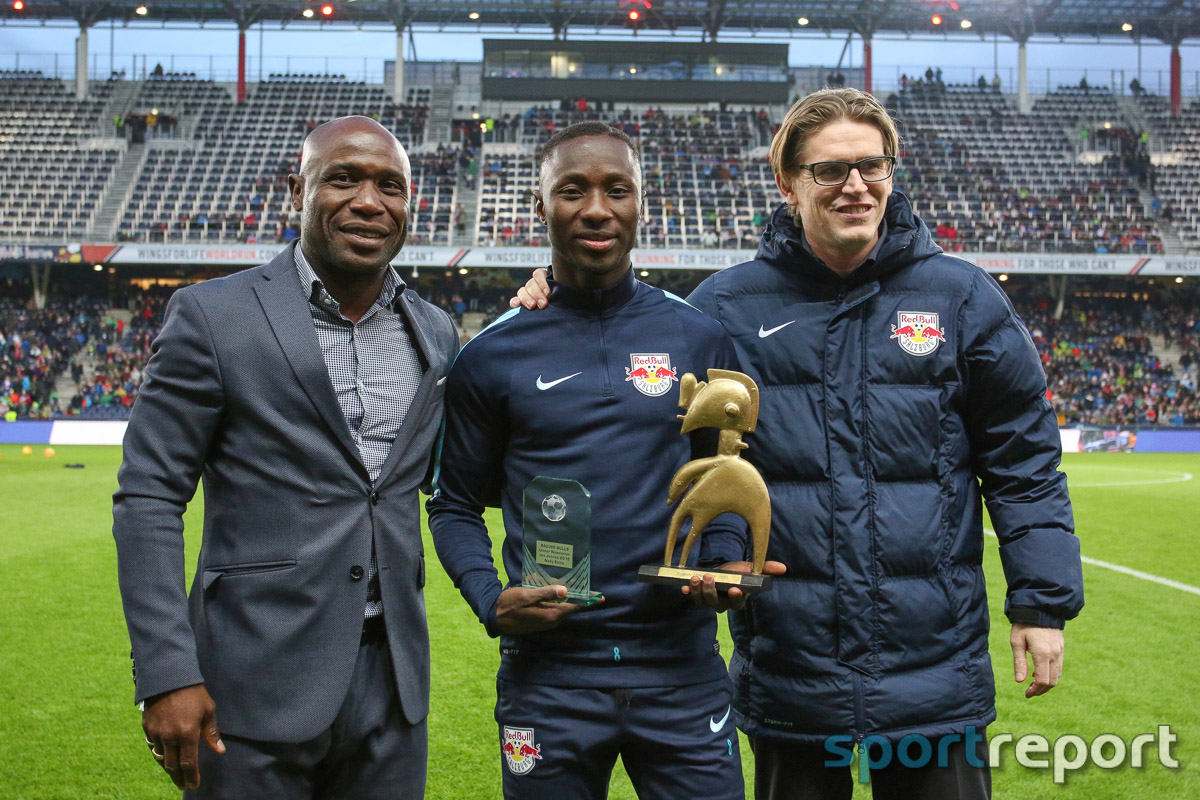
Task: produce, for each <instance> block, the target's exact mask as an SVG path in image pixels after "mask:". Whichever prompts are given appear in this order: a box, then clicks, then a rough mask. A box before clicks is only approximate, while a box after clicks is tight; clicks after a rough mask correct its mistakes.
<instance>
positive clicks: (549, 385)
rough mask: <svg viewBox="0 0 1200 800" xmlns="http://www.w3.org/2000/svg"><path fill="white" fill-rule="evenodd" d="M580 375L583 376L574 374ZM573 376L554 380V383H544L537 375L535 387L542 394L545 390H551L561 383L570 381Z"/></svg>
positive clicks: (578, 373) (580, 373) (579, 373)
mask: <svg viewBox="0 0 1200 800" xmlns="http://www.w3.org/2000/svg"><path fill="white" fill-rule="evenodd" d="M582 374H583V373H582V372H576V373H575V375H582ZM575 375H568V376H567V377H565V378H559V379H558V380H556V381H544V380H542V376H541V375H538V379H537V387H538V388H539V389H541V390H542V391H543V392H544V391H546V390H547V389H552V388H554V387H555V386H558V385H559V384H560V383H562V382H563V381H569V380H571V378H574V377H575Z"/></svg>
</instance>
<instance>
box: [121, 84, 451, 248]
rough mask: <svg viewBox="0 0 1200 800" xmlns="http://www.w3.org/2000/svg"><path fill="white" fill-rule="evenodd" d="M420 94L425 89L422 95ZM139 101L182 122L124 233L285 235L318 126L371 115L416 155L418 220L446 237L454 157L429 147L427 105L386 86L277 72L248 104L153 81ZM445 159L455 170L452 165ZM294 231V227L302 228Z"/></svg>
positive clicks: (138, 193)
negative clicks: (307, 146) (295, 181)
mask: <svg viewBox="0 0 1200 800" xmlns="http://www.w3.org/2000/svg"><path fill="white" fill-rule="evenodd" d="M418 96H419V95H418ZM136 106H137V107H138V108H139V109H141V110H142V111H145V110H147V109H158V111H159V112H160V113H161V114H170V115H172V116H175V117H177V118H178V119H179V120H180V124H179V127H178V129H177V130H178V134H177V136H175V137H173V141H169V142H157V143H156V142H153V141H152V144H157V145H159V146H155V147H151V148H150V150H149V151H148V153H147V156H146V161H145V163H144V165H143V166H142V168H141V172H140V175H139V177H138V180H137V182H136V184H135V185H134V187H133V190H132V193H131V195H130V198H129V202H128V205H127V206H126V209H125V211H124V214H123V215H122V220H121V226H120V234H121V238H125V239H132V240H138V241H151V242H159V241H180V242H189V241H276V240H282V239H283V238H284V231H285V230H286V228H287V227H288V225H289V223H291V222H294V221H293V220H292V219H291V217H292V210H291V204H290V198H289V196H288V191H287V176H288V174H289V173H291V172H294V171H295V170H296V169H297V168H298V166H299V156H300V148H301V145H302V143H303V141H304V137H305V135H306V134H307V132H308V131H309V130H311V129H312V128H313V127H315V126H316V125H317V124H319V123H321V122H324V121H326V120H329V119H333V118H335V117H340V116H346V115H349V114H361V115H364V116H371V117H373V118H375V119H377V120H379V122H380V124H382V125H384V126H385V127H387V128H388V129H389V130H391V131H393V132H394V133H395V134H396V136H397V138H399V139H400V141H401V142H402V143H403V144H404V145H405V147H406V148H408V149H409V151H410V153H412V155H413V157H412V161H413V190H414V193H413V200H412V204H413V216H412V219H411V220H410V224H411V226H412V228H413V230H414V231H420V233H418V234H417V235H418V236H420V237H421V239H422V241H424V242H425V243H432V242H435V241H437V239H438V235H439V234H440V235H441V240H442V242H443V243H445V237H446V235H447V232H448V230H449V220H450V214H451V211H452V209H453V207H454V183H455V180H454V179H455V173H454V165H455V161H454V159H453V158H450V159H444V158H443V157H442V153H438V154H437V156H436V157H434V158H430V157H428V156H426V155H422V154H421V153H420V145H421V144H422V142H423V140H424V128H425V116H426V111H427V108H426V106H424V105H395V104H393V103H392V102H391V100H390V99H388V97H387V94H386V92H385V91H384V89H383V87H382V86H380V85H368V84H365V83H360V82H351V81H346V80H345V79H344V78H340V77H329V76H321V75H272V76H271V77H270V79H269V80H267V81H264V82H262V83H260V84H258V85H257V86H256V87H255V88H254V90H253V91H252V92H251V93H250V95H249V96H248V97H247V100H246V102H245V103H244V104H242V105H237V104H236V103H235V102H234V101H233V98H232V96H231V95H230V94H229V91H228V90H227V89H226V88H225V87H224V86H220V85H217V84H215V83H213V82H211V81H199V80H196V79H194V78H192V77H191V76H173V75H168V76H164V77H161V78H151V79H149V80H147V81H146V82H145V83H144V85H143V87H142V89H141V94H140V95H139V97H138V99H137V101H136ZM443 162H446V164H448V166H449V170H447V169H445V168H444V164H443ZM293 230H294V229H293Z"/></svg>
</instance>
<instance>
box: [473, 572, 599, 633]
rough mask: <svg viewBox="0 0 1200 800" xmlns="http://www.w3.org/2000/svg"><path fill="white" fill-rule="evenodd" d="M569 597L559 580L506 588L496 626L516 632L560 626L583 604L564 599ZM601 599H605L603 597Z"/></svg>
mask: <svg viewBox="0 0 1200 800" xmlns="http://www.w3.org/2000/svg"><path fill="white" fill-rule="evenodd" d="M566 598H567V587H565V586H562V585H558V584H555V585H553V586H539V587H537V588H531V587H528V586H513V587H510V588H508V589H505V590H504V591H503V592H501V593H500V598H499V599H498V600H497V601H496V627H498V628H499V629H500V631H501V632H502V633H507V634H510V635H516V636H520V635H522V634H526V633H539V632H541V631H548V630H550V629H551V628H557V627H558V626H559V625H560V624H561V623H562V621H563V620H564V619H565V618H566V617H567V616H568V615H570V614H574V613H575V612H576V611H579V610H580V608H582V607H581V606H577V605H574V604H572V603H567V602H565V600H566ZM600 602H601V603H603V602H604V598H603V597H601V598H600ZM597 605H598V604H597Z"/></svg>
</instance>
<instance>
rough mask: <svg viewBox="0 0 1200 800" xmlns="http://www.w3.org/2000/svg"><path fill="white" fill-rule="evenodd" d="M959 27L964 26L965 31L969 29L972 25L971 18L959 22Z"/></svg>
mask: <svg viewBox="0 0 1200 800" xmlns="http://www.w3.org/2000/svg"><path fill="white" fill-rule="evenodd" d="M958 27H960V28H962V29H963V30H964V31H965V30H967V29H968V28H970V27H971V20H969V19H964V20H963V21H962V22H960V23H958Z"/></svg>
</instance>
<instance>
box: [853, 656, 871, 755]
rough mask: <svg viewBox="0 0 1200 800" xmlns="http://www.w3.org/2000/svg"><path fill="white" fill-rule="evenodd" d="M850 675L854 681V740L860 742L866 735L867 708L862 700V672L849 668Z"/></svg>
mask: <svg viewBox="0 0 1200 800" xmlns="http://www.w3.org/2000/svg"><path fill="white" fill-rule="evenodd" d="M850 677H851V679H853V681H854V741H855V743H858V744H861V743H862V740H863V739H865V738H866V736H867V710H866V705H865V702H864V701H863V682H862V674H861V673H859V672H858V671H857V670H855V669H851V670H850Z"/></svg>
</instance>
